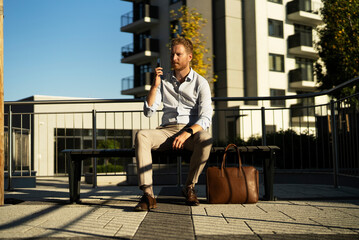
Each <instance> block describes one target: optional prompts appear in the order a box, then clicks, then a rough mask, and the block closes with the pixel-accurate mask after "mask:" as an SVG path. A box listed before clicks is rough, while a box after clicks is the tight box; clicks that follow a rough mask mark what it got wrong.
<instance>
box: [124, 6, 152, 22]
mask: <svg viewBox="0 0 359 240" xmlns="http://www.w3.org/2000/svg"><path fill="white" fill-rule="evenodd" d="M145 17H149V18H155V19H158V7H157V6H151V5H149V4H142V5H141V6H139V7H138V8H136V9H135V10H134V11H131V12H128V13H126V14H124V15H122V16H121V27H124V26H127V25H129V24H131V23H133V22H136V21H138V20H141V19H143V18H145Z"/></svg>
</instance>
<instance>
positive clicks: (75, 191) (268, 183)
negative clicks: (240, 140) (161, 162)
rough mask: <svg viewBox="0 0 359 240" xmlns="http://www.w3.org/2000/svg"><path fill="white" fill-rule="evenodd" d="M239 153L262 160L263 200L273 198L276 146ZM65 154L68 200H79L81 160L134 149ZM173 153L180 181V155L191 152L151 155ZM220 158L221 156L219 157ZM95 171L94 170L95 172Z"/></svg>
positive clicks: (214, 150) (215, 151)
mask: <svg viewBox="0 0 359 240" xmlns="http://www.w3.org/2000/svg"><path fill="white" fill-rule="evenodd" d="M239 150H240V152H241V155H242V156H243V155H248V154H250V155H254V156H255V157H256V159H257V158H261V159H263V160H264V162H263V176H264V196H263V200H267V201H273V200H275V197H274V194H273V181H274V162H275V159H276V152H277V151H278V150H279V147H277V146H242V147H239ZM224 151H225V147H213V148H212V151H211V155H213V154H215V155H217V156H223V154H224ZM62 152H63V153H66V155H67V164H68V165H67V166H68V176H69V190H70V202H71V203H74V202H75V203H78V202H80V182H81V162H82V161H83V160H84V159H87V158H99V157H135V149H133V148H126V149H84V150H83V149H66V150H63V151H62ZM166 153H170V154H172V155H173V154H175V155H176V156H177V172H178V183H179V184H180V183H181V182H182V181H181V175H182V174H181V172H182V170H181V165H182V164H181V156H184V155H189V154H191V152H189V151H186V150H179V151H173V150H172V151H168V152H163V151H162V152H160V151H152V155H156V154H166ZM220 159H221V158H220ZM95 173H96V172H95Z"/></svg>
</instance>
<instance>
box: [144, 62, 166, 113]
mask: <svg viewBox="0 0 359 240" xmlns="http://www.w3.org/2000/svg"><path fill="white" fill-rule="evenodd" d="M162 70H163V68H161V67H157V68H155V75H156V77H155V80H154V81H153V83H152V87H151V89H150V92H149V93H148V95H147V104H148V106H150V107H151V106H152V104H153V103H154V102H155V98H156V91H157V88H158V87H159V86H160V85H161V76H162V75H163V72H162Z"/></svg>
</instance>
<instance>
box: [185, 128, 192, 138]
mask: <svg viewBox="0 0 359 240" xmlns="http://www.w3.org/2000/svg"><path fill="white" fill-rule="evenodd" d="M185 131H186V132H188V133H190V134H191V136H192V135H193V129H192V128H186V129H185Z"/></svg>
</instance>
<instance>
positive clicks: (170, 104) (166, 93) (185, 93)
mask: <svg viewBox="0 0 359 240" xmlns="http://www.w3.org/2000/svg"><path fill="white" fill-rule="evenodd" d="M192 53H193V45H192V43H191V41H190V40H188V39H185V38H176V39H173V40H172V42H171V65H172V69H173V71H172V72H170V73H168V74H167V75H163V72H162V70H163V69H162V68H161V67H157V68H156V69H155V80H154V82H153V84H152V86H151V89H150V92H149V93H148V96H147V98H146V100H145V103H144V114H145V115H146V116H147V117H151V116H152V115H153V114H154V113H155V112H156V109H157V108H158V107H159V105H160V104H161V102H162V103H163V117H162V124H161V126H159V127H158V128H157V129H152V130H140V131H139V132H138V133H137V134H136V139H135V148H136V161H137V170H138V180H139V186H140V189H141V190H142V191H143V193H144V194H143V196H142V198H141V200H140V202H139V203H138V204H137V206H136V207H135V210H138V211H147V210H149V209H152V208H156V207H157V206H156V199H155V196H154V194H153V188H152V157H151V149H158V150H167V149H174V150H179V149H183V148H185V149H188V150H191V151H193V153H192V156H191V160H190V168H189V174H188V178H187V181H186V184H185V187H184V189H183V194H184V196H185V197H186V203H187V204H188V205H195V206H196V205H199V201H198V199H197V196H196V194H195V191H194V186H195V184H196V183H197V181H198V177H199V175H200V174H201V172H202V170H203V168H204V166H205V164H206V161H207V160H208V157H209V154H210V151H211V147H212V137H211V135H210V134H209V133H208V132H207V131H205V130H206V129H207V128H208V127H209V126H210V124H211V119H212V113H213V109H212V106H211V91H210V87H209V84H208V82H207V80H206V79H205V78H203V77H202V76H200V75H199V74H198V73H196V72H195V71H194V70H193V69H192V68H191V67H190V62H191V60H192Z"/></svg>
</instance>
